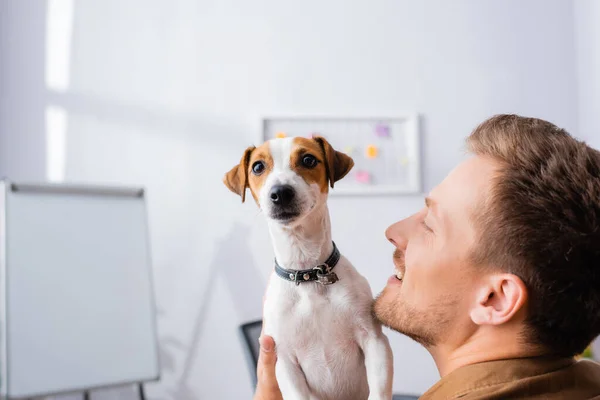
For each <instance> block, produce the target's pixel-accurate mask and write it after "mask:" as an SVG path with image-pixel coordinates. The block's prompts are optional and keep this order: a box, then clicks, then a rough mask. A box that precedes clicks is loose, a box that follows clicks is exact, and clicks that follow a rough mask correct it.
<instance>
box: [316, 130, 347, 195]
mask: <svg viewBox="0 0 600 400" xmlns="http://www.w3.org/2000/svg"><path fill="white" fill-rule="evenodd" d="M313 139H314V140H315V141H316V142H317V143H319V145H320V146H321V150H322V151H323V155H324V156H325V168H326V170H327V178H328V179H329V184H330V185H331V187H332V188H333V184H334V183H335V182H337V181H339V180H340V179H342V178H343V177H344V176H346V174H347V173H348V172H350V170H351V169H352V167H354V160H353V159H352V157H350V156H348V155H346V154H344V153H342V152H340V151H337V150H334V148H333V147H331V145H330V144H329V142H328V141H327V140H326V139H325V138H324V137H322V136H313Z"/></svg>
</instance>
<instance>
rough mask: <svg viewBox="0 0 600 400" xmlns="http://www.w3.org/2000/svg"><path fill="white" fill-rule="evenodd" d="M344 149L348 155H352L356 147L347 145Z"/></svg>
mask: <svg viewBox="0 0 600 400" xmlns="http://www.w3.org/2000/svg"><path fill="white" fill-rule="evenodd" d="M342 151H343V152H344V153H346V154H348V155H352V152H353V151H354V147H352V146H346V147H344V149H343V150H342Z"/></svg>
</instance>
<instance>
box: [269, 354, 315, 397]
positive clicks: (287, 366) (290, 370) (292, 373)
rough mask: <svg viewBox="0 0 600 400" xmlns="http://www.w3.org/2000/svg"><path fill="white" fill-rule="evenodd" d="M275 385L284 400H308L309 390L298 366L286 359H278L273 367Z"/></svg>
mask: <svg viewBox="0 0 600 400" xmlns="http://www.w3.org/2000/svg"><path fill="white" fill-rule="evenodd" d="M275 374H276V375H277V383H278V384H279V389H280V390H281V394H282V395H283V398H284V399H285V400H310V399H311V396H310V390H309V389H308V385H307V384H306V378H305V377H304V373H303V372H302V370H301V369H300V366H299V365H298V364H296V363H294V362H293V361H292V360H290V359H288V358H283V357H282V358H280V359H278V360H277V364H276V365H275Z"/></svg>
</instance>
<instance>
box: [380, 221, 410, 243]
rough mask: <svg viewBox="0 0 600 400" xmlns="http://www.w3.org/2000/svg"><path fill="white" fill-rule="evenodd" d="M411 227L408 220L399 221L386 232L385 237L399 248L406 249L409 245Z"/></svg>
mask: <svg viewBox="0 0 600 400" xmlns="http://www.w3.org/2000/svg"><path fill="white" fill-rule="evenodd" d="M409 225H410V222H409V220H408V219H404V220H402V221H398V222H396V223H395V224H392V225H390V226H389V227H388V228H387V229H386V230H385V237H386V238H387V240H389V241H390V242H391V243H392V244H393V245H394V246H396V247H397V248H399V249H405V248H406V246H407V244H408V236H409V235H408V230H409Z"/></svg>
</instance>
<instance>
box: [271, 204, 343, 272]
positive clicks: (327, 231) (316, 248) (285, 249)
mask: <svg viewBox="0 0 600 400" xmlns="http://www.w3.org/2000/svg"><path fill="white" fill-rule="evenodd" d="M269 231H270V233H271V241H272V242H273V249H274V251H275V258H276V259H277V262H278V263H279V265H280V266H281V267H283V268H285V269H292V270H302V269H309V268H313V267H315V266H317V265H318V264H320V263H322V262H325V260H327V258H329V256H330V255H331V252H332V251H333V244H332V242H331V221H330V219H329V209H328V208H327V204H326V203H324V204H322V205H320V206H317V207H316V208H315V209H313V210H312V211H311V212H310V214H309V215H307V216H306V217H304V219H303V220H302V221H301V222H300V223H299V224H298V225H294V226H293V227H285V226H282V225H280V224H277V223H276V222H274V221H269Z"/></svg>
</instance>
